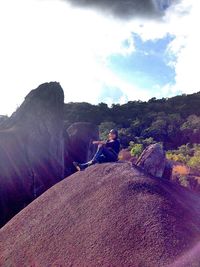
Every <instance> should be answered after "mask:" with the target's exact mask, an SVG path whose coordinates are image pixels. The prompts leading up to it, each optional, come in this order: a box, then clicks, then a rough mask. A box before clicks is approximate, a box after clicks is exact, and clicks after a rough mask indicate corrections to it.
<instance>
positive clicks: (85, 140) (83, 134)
mask: <svg viewBox="0 0 200 267" xmlns="http://www.w3.org/2000/svg"><path fill="white" fill-rule="evenodd" d="M94 140H99V131H98V127H97V126H96V125H94V124H91V123H87V122H79V123H74V124H72V125H71V126H70V127H69V128H68V129H67V130H66V132H65V175H68V174H72V173H73V172H75V169H74V166H73V161H77V162H80V163H84V162H87V161H89V160H91V159H92V156H93V155H94V153H95V152H96V149H97V147H96V146H95V145H93V144H92V141H94Z"/></svg>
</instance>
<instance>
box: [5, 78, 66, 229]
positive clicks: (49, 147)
mask: <svg viewBox="0 0 200 267" xmlns="http://www.w3.org/2000/svg"><path fill="white" fill-rule="evenodd" d="M63 108H64V93H63V90H62V88H61V86H60V85H59V84H58V83H55V82H52V83H46V84H42V85H40V86H39V87H38V88H37V89H35V90H32V91H31V92H30V93H29V94H28V95H27V97H26V98H25V101H24V102H23V104H22V105H21V106H20V107H19V109H18V110H17V111H16V112H15V113H14V114H13V115H12V116H11V117H10V118H8V119H7V120H5V123H2V124H1V130H0V225H3V224H4V223H5V222H7V221H8V220H9V219H10V218H11V217H13V215H15V214H16V213H17V212H19V211H20V210H21V209H22V208H24V206H26V205H27V204H28V203H30V202H31V201H32V200H33V199H34V198H36V197H37V196H39V195H40V194H41V193H43V192H44V191H46V190H47V189H48V188H49V187H51V186H52V185H54V184H55V183H56V182H58V181H60V180H61V179H62V178H63V175H64V139H63Z"/></svg>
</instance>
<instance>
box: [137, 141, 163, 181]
mask: <svg viewBox="0 0 200 267" xmlns="http://www.w3.org/2000/svg"><path fill="white" fill-rule="evenodd" d="M136 165H137V166H138V167H140V168H142V169H144V170H145V171H146V172H147V173H149V174H151V175H153V176H155V177H158V178H161V177H163V173H164V170H165V166H166V157H165V152H164V150H163V149H162V147H161V145H160V144H153V145H150V146H148V147H147V148H146V149H145V150H144V151H143V153H142V155H141V156H140V157H139V159H138V160H137V162H136Z"/></svg>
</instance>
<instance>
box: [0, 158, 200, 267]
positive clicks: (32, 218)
mask: <svg viewBox="0 0 200 267" xmlns="http://www.w3.org/2000/svg"><path fill="white" fill-rule="evenodd" d="M199 207H200V198H199V195H195V194H193V193H191V192H190V191H188V190H186V189H184V188H183V187H181V186H179V185H176V184H174V183H172V182H170V181H168V180H165V179H163V180H161V179H156V178H153V177H148V176H147V175H145V174H144V172H141V171H140V170H138V169H135V168H132V167H131V163H107V164H100V165H98V164H97V165H94V166H91V167H89V168H88V169H87V170H86V171H84V172H78V173H76V174H73V175H72V176H70V177H69V178H67V179H64V180H63V181H61V182H60V183H58V184H57V185H55V186H54V187H52V188H51V189H49V190H48V191H47V192H45V193H44V194H43V195H42V196H40V197H39V198H38V199H36V200H35V201H34V202H32V203H31V204H30V205H29V206H28V207H26V208H25V209H24V210H23V211H21V212H20V213H19V214H18V215H17V216H15V217H14V218H13V219H12V220H11V221H10V222H8V223H7V224H6V225H5V226H4V227H3V228H2V229H1V231H0V240H1V242H0V265H1V266H4V267H8V266H22V267H23V266H37V267H43V266H63V267H64V266H96V267H98V266H101V267H102V266H134V267H139V266H140V267H141V266H148V267H161V266H162V267H164V266H179V267H180V266H182V267H183V266H199V265H198V264H199V262H200V247H199V242H200V209H199ZM175 264H176V265H175Z"/></svg>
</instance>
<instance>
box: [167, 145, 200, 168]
mask: <svg viewBox="0 0 200 267" xmlns="http://www.w3.org/2000/svg"><path fill="white" fill-rule="evenodd" d="M167 158H168V159H170V160H174V161H177V162H181V163H184V164H186V165H187V166H188V167H191V168H193V169H194V170H196V171H200V145H199V144H194V145H191V144H187V145H182V146H180V147H179V148H178V149H177V150H171V151H168V152H167Z"/></svg>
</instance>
